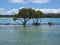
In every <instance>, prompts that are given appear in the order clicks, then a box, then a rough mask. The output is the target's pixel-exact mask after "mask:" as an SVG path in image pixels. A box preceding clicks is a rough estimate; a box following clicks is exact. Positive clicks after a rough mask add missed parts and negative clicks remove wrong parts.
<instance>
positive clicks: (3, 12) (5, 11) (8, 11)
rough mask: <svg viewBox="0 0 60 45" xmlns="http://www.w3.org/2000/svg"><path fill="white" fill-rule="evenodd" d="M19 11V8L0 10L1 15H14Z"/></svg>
mask: <svg viewBox="0 0 60 45" xmlns="http://www.w3.org/2000/svg"><path fill="white" fill-rule="evenodd" d="M17 13H18V9H12V10H4V11H0V14H1V15H13V14H17Z"/></svg>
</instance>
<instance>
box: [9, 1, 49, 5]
mask: <svg viewBox="0 0 60 45" xmlns="http://www.w3.org/2000/svg"><path fill="white" fill-rule="evenodd" d="M8 1H9V2H11V3H21V4H26V3H48V2H49V0H8Z"/></svg>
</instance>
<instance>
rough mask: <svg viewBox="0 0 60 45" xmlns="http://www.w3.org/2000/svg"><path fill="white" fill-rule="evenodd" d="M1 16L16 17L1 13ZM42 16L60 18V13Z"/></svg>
mask: <svg viewBox="0 0 60 45" xmlns="http://www.w3.org/2000/svg"><path fill="white" fill-rule="evenodd" d="M1 17H7V18H8V17H14V15H0V18H1ZM42 18H60V14H53V13H52V14H51V13H49V14H44V16H42Z"/></svg>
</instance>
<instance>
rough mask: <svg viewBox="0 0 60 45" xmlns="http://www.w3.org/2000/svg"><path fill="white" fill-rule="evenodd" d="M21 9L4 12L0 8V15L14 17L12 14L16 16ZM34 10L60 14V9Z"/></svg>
mask: <svg viewBox="0 0 60 45" xmlns="http://www.w3.org/2000/svg"><path fill="white" fill-rule="evenodd" d="M21 8H24V7H20V8H18V9H12V10H5V9H3V8H0V15H14V14H17V13H18V11H19V9H21ZM33 9H34V8H33ZM35 10H40V11H42V12H43V13H60V8H58V9H35Z"/></svg>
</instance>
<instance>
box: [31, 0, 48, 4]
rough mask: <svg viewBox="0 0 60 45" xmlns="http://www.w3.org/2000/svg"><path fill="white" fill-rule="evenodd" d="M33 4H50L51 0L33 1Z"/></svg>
mask: <svg viewBox="0 0 60 45" xmlns="http://www.w3.org/2000/svg"><path fill="white" fill-rule="evenodd" d="M31 2H32V3H48V2H49V0H31Z"/></svg>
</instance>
